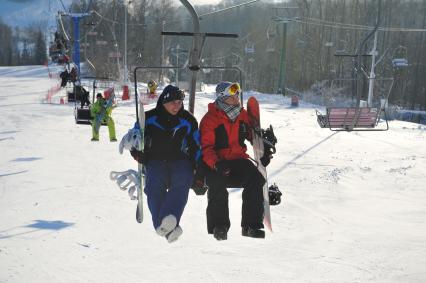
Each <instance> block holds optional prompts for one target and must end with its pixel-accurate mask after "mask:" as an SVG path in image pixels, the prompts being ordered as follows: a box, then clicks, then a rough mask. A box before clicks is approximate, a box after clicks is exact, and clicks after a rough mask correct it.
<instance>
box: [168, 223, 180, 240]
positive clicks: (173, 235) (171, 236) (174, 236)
mask: <svg viewBox="0 0 426 283" xmlns="http://www.w3.org/2000/svg"><path fill="white" fill-rule="evenodd" d="M182 233H183V230H182V228H181V227H180V226H179V225H178V226H176V228H175V229H173V231H172V232H170V233H169V234H167V235H166V239H167V242H169V244H171V243H173V242H175V241H177V239H179V237H180V236H181V235H182Z"/></svg>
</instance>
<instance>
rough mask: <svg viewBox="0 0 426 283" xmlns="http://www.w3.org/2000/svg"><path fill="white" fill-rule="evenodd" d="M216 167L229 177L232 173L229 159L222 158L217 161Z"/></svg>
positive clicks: (219, 171)
mask: <svg viewBox="0 0 426 283" xmlns="http://www.w3.org/2000/svg"><path fill="white" fill-rule="evenodd" d="M214 168H215V169H216V171H217V172H218V173H220V174H222V175H223V176H225V177H228V176H229V175H230V174H231V167H230V166H229V161H228V160H221V161H218V162H216V164H215V165H214Z"/></svg>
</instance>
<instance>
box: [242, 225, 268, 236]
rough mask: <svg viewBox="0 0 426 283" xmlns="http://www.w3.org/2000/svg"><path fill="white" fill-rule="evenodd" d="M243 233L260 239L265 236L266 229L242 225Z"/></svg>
mask: <svg viewBox="0 0 426 283" xmlns="http://www.w3.org/2000/svg"><path fill="white" fill-rule="evenodd" d="M241 234H242V235H243V236H245V237H251V238H258V239H264V238H265V231H263V230H261V229H253V228H251V227H249V226H245V227H242V233H241Z"/></svg>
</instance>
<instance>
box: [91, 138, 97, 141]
mask: <svg viewBox="0 0 426 283" xmlns="http://www.w3.org/2000/svg"><path fill="white" fill-rule="evenodd" d="M91 141H99V139H97V138H92V139H91Z"/></svg>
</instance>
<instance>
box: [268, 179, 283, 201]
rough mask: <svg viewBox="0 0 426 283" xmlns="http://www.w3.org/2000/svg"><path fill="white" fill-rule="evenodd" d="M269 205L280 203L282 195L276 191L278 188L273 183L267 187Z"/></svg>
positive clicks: (278, 190)
mask: <svg viewBox="0 0 426 283" xmlns="http://www.w3.org/2000/svg"><path fill="white" fill-rule="evenodd" d="M268 195H269V204H270V205H278V204H280V203H281V196H282V193H281V191H280V189H278V186H277V185H276V184H275V183H274V184H273V185H271V186H269V191H268Z"/></svg>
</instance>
